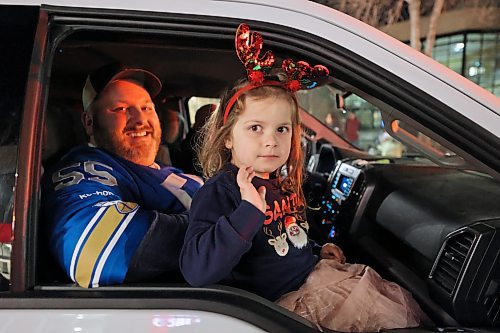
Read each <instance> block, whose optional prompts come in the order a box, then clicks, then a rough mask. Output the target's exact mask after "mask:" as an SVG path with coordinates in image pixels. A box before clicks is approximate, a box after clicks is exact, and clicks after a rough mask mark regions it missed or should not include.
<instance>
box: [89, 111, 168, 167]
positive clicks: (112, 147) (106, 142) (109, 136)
mask: <svg viewBox="0 0 500 333" xmlns="http://www.w3.org/2000/svg"><path fill="white" fill-rule="evenodd" d="M93 120H94V122H93V124H92V130H93V133H94V140H95V144H96V146H97V147H99V148H102V149H105V150H107V151H109V152H111V153H113V154H115V155H118V156H120V157H122V158H124V159H126V160H128V161H131V162H134V163H138V164H141V163H139V162H140V161H143V160H144V159H148V158H149V157H151V156H152V159H153V161H154V158H155V156H156V153H157V152H158V149H159V147H160V140H161V130H160V132H159V133H157V131H155V130H154V129H151V128H150V127H147V126H143V127H140V128H134V130H139V131H140V130H152V132H151V135H152V138H153V142H152V143H151V142H150V143H146V142H144V143H138V144H134V145H130V144H129V143H128V142H124V140H123V139H122V137H120V136H119V135H118V134H117V133H116V132H114V131H106V129H105V128H103V126H101V124H100V123H99V120H98V118H97V117H94V119H93ZM128 130H130V129H128ZM123 135H125V134H123Z"/></svg>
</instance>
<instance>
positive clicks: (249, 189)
mask: <svg viewBox="0 0 500 333" xmlns="http://www.w3.org/2000/svg"><path fill="white" fill-rule="evenodd" d="M253 177H255V171H253V168H252V167H241V168H240V169H239V170H238V175H237V176H236V181H237V183H238V186H239V187H240V193H241V200H246V201H248V202H250V203H251V204H252V205H254V206H255V207H257V209H259V210H260V211H261V212H263V213H265V212H266V188H265V187H264V186H261V187H259V190H258V191H257V190H256V189H255V186H253V184H252V179H253Z"/></svg>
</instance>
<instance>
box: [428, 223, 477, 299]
mask: <svg viewBox="0 0 500 333" xmlns="http://www.w3.org/2000/svg"><path fill="white" fill-rule="evenodd" d="M473 242H474V234H473V233H472V232H470V231H463V232H460V233H458V234H455V235H453V236H451V237H450V238H448V239H447V240H446V243H445V245H444V248H443V250H442V251H441V253H440V257H439V258H438V260H437V263H436V265H435V266H434V270H433V274H432V276H431V278H432V279H434V280H435V281H436V282H437V283H438V284H439V285H441V286H442V287H443V288H444V290H446V291H447V292H448V293H449V294H450V295H451V293H452V292H453V289H454V288H455V285H456V283H457V281H458V278H459V275H460V271H461V270H462V267H463V266H464V263H465V260H466V259H467V255H468V254H469V251H470V249H471V247H472V243H473Z"/></svg>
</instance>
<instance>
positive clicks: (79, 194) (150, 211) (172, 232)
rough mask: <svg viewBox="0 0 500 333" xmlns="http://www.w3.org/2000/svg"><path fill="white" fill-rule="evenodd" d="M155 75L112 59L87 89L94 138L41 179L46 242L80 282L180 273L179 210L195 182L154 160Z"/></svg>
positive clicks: (87, 120) (182, 222)
mask: <svg viewBox="0 0 500 333" xmlns="http://www.w3.org/2000/svg"><path fill="white" fill-rule="evenodd" d="M160 90H161V82H160V80H159V79H158V78H157V77H156V76H155V75H154V74H152V73H150V72H148V71H145V70H142V69H136V68H122V67H119V66H116V65H108V66H105V67H102V68H100V69H98V70H97V71H96V72H94V73H93V74H91V75H89V76H88V78H87V81H86V83H85V86H84V88H83V95H82V101H83V108H84V112H83V114H82V122H83V125H84V127H85V131H86V132H87V134H88V136H89V138H90V142H89V145H88V146H81V147H76V148H74V149H73V150H71V151H70V152H69V153H68V154H66V155H65V156H64V157H63V158H62V159H61V160H60V161H59V162H58V163H57V164H56V165H55V166H54V167H53V168H52V169H51V170H50V171H49V172H46V173H45V175H44V180H43V183H42V191H43V197H42V200H43V202H42V205H43V213H44V217H45V221H46V222H47V223H48V231H49V235H50V236H49V237H50V247H51V250H52V253H53V254H54V256H55V258H56V260H57V261H58V263H59V264H60V265H61V267H63V268H64V270H65V272H66V274H67V276H68V277H70V278H71V279H72V280H73V281H75V282H76V283H78V284H79V285H80V286H82V287H97V286H102V285H111V284H118V283H123V282H130V281H144V280H150V279H154V278H157V277H158V276H160V275H164V274H172V275H174V274H175V273H176V272H177V271H178V260H179V252H180V249H181V247H182V242H183V240H184V234H185V231H186V227H187V215H186V214H185V213H184V212H185V211H186V209H188V208H189V206H190V204H191V197H192V195H193V194H194V193H195V191H196V190H197V189H198V188H199V187H200V186H201V180H198V179H197V178H196V177H194V176H189V175H185V174H182V173H181V172H180V170H178V169H175V168H172V167H160V165H158V164H157V163H156V162H155V156H156V153H157V151H158V147H159V145H160V140H161V128H160V122H159V120H158V116H157V114H156V111H155V108H154V104H153V101H152V97H154V96H155V95H156V94H158V93H159V91H160Z"/></svg>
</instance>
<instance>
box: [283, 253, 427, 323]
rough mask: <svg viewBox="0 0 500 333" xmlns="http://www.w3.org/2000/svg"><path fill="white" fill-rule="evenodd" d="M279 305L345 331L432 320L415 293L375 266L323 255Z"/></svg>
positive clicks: (316, 321) (309, 318)
mask: <svg viewBox="0 0 500 333" xmlns="http://www.w3.org/2000/svg"><path fill="white" fill-rule="evenodd" d="M276 303H277V304H278V305H281V306H282V307H284V308H286V309H288V310H290V311H292V312H295V313H296V314H298V315H300V316H302V317H304V318H306V319H307V320H309V321H311V322H312V323H314V324H316V325H317V326H318V328H321V327H326V328H328V329H332V330H336V331H342V332H378V331H380V330H381V329H391V328H405V327H417V326H419V325H420V324H421V323H429V319H428V317H427V316H426V315H425V313H424V312H423V311H422V310H421V309H420V307H419V305H418V304H417V302H416V301H415V300H414V299H413V297H412V296H411V294H410V293H409V292H408V291H406V290H405V289H403V288H402V287H400V286H399V285H397V284H396V283H394V282H389V281H387V280H384V279H382V278H381V277H380V275H378V274H377V272H375V271H374V270H373V269H372V268H370V267H368V266H365V265H360V264H341V263H339V262H337V261H335V260H328V259H323V260H321V261H320V262H319V263H318V264H317V265H316V267H315V268H314V270H313V271H312V272H311V274H309V276H308V278H307V280H306V282H305V283H304V284H303V285H302V287H300V289H299V290H297V291H292V292H290V293H288V294H285V295H283V296H282V297H281V298H280V299H278V300H277V301H276Z"/></svg>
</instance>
